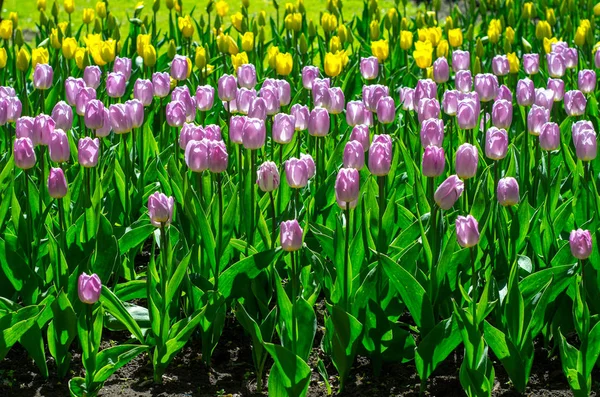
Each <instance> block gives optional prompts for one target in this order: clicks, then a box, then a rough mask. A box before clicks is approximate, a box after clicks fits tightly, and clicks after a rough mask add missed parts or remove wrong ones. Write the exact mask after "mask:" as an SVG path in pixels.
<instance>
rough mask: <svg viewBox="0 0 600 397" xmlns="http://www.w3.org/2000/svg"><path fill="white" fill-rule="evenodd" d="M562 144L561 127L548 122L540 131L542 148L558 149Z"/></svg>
mask: <svg viewBox="0 0 600 397" xmlns="http://www.w3.org/2000/svg"><path fill="white" fill-rule="evenodd" d="M559 146H560V129H559V127H558V124H556V123H552V122H548V123H545V124H544V125H543V126H542V129H541V131H540V148H541V149H542V150H546V151H552V150H556V149H558V147H559Z"/></svg>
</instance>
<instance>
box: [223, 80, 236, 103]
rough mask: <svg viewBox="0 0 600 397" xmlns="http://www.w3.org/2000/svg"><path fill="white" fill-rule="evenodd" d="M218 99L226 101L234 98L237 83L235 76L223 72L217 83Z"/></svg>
mask: <svg viewBox="0 0 600 397" xmlns="http://www.w3.org/2000/svg"><path fill="white" fill-rule="evenodd" d="M218 92H219V99H221V100H222V101H225V102H228V101H232V100H234V99H235V96H236V93H237V83H236V81H235V77H233V76H231V75H229V74H224V75H223V76H221V78H220V79H219V83H218Z"/></svg>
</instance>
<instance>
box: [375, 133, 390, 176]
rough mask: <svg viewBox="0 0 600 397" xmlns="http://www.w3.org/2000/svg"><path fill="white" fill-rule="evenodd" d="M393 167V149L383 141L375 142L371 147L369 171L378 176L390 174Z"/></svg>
mask: <svg viewBox="0 0 600 397" xmlns="http://www.w3.org/2000/svg"><path fill="white" fill-rule="evenodd" d="M391 165H392V147H391V144H387V143H384V142H381V141H378V142H376V141H375V140H374V141H373V143H372V144H371V146H370V147H369V171H371V174H373V175H376V176H385V175H387V174H389V172H390V167H391Z"/></svg>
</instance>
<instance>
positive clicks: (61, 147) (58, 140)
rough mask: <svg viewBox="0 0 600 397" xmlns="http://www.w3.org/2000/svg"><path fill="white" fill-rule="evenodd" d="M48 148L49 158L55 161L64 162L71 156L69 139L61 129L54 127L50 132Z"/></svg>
mask: <svg viewBox="0 0 600 397" xmlns="http://www.w3.org/2000/svg"><path fill="white" fill-rule="evenodd" d="M48 149H49V154H50V160H52V161H54V162H55V163H66V162H68V161H69V159H70V158H71V149H70V147H69V139H68V137H67V134H65V132H64V131H63V130H60V129H56V130H54V131H53V132H52V134H51V137H50V144H49V145H48Z"/></svg>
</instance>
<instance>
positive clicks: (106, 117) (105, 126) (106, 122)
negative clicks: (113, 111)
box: [95, 107, 112, 137]
mask: <svg viewBox="0 0 600 397" xmlns="http://www.w3.org/2000/svg"><path fill="white" fill-rule="evenodd" d="M111 131H112V123H111V121H110V112H109V110H108V109H107V108H106V107H105V108H104V111H103V112H102V127H101V128H98V129H97V130H96V131H95V133H96V136H98V137H107V136H108V134H110V132H111Z"/></svg>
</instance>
